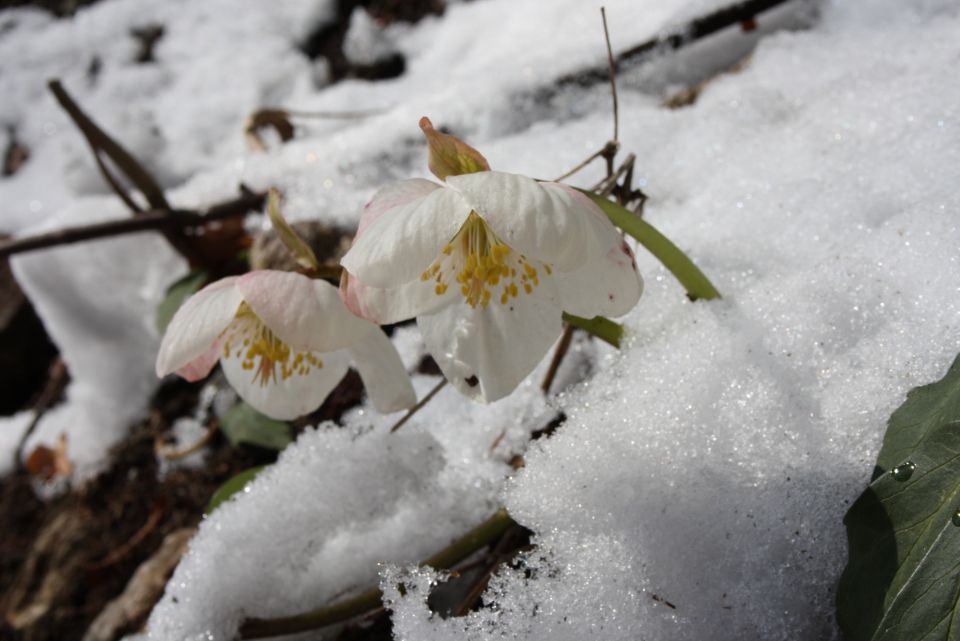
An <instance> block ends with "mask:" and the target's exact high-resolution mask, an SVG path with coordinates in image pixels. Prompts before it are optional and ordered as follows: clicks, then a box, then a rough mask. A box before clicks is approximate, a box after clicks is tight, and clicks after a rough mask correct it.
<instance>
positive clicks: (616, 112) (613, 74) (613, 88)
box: [600, 7, 620, 143]
mask: <svg viewBox="0 0 960 641" xmlns="http://www.w3.org/2000/svg"><path fill="white" fill-rule="evenodd" d="M600 17H601V18H602V19H603V39H604V41H606V43H607V64H608V65H609V68H610V69H609V73H610V93H611V94H612V95H613V142H614V143H619V141H620V135H619V134H620V108H619V106H618V103H617V67H616V64H615V63H614V62H613V47H611V46H610V31H609V30H608V29H607V10H606V8H604V7H600Z"/></svg>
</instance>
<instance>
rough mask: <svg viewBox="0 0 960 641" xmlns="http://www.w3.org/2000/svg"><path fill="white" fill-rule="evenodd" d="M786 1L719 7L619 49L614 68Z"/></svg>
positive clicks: (564, 81)
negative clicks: (643, 40) (634, 44)
mask: <svg viewBox="0 0 960 641" xmlns="http://www.w3.org/2000/svg"><path fill="white" fill-rule="evenodd" d="M788 2H791V0H746V1H745V2H737V3H735V4H732V5H730V6H727V7H722V8H720V9H717V10H716V11H714V12H713V13H708V14H706V15H704V16H700V17H698V18H695V19H693V20H691V21H690V22H688V23H686V24H684V25H681V26H680V27H678V28H677V29H676V30H674V31H672V32H669V33H666V34H662V35H659V36H657V37H655V38H651V39H650V40H647V41H646V42H643V43H641V44H639V45H637V46H635V47H631V48H629V49H627V50H625V51H621V52H620V53H619V54H617V55H616V56H615V57H614V61H613V62H614V68H615V69H616V70H617V71H620V70H621V69H622V68H623V67H624V66H625V65H626V64H628V63H632V62H635V61H637V60H643V59H644V57H646V56H647V55H649V54H654V53H657V52H660V51H672V50H675V49H681V48H683V47H685V46H687V45H689V44H691V43H693V42H696V41H697V40H700V39H702V38H705V37H706V36H709V35H712V34H714V33H716V32H717V31H720V30H722V29H726V28H727V27H732V26H734V25H738V24H742V23H745V22H749V21H750V20H752V19H754V18H756V16H757V15H759V14H761V13H763V12H764V11H768V10H770V9H773V8H775V7H778V6H780V5H783V4H787V3H788ZM607 75H608V70H607V68H606V67H600V66H597V67H592V68H588V69H583V70H581V71H577V72H574V73H571V74H569V75H566V76H564V77H562V78H560V79H559V80H557V82H556V85H558V86H560V87H562V86H566V85H580V86H587V85H591V84H593V83H596V82H602V81H603V80H606V78H607Z"/></svg>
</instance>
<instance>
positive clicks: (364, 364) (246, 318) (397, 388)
mask: <svg viewBox="0 0 960 641" xmlns="http://www.w3.org/2000/svg"><path fill="white" fill-rule="evenodd" d="M218 360H219V361H220V364H221V366H222V367H223V372H224V374H225V375H226V377H227V380H229V381H230V384H231V385H233V387H234V388H235V389H236V390H237V392H238V393H239V394H240V396H241V397H242V398H243V399H244V400H245V401H247V403H249V404H250V405H252V406H253V407H254V408H256V409H257V410H259V411H261V412H263V413H264V414H267V415H268V416H271V417H273V418H278V419H291V418H295V417H297V416H300V415H302V414H306V413H307V412H310V411H312V410H313V409H315V408H317V407H318V406H319V405H320V404H321V403H323V400H324V399H325V398H326V397H327V395H328V394H329V393H330V392H331V391H332V390H333V388H334V387H335V386H336V385H337V383H338V382H340V379H342V378H343V375H344V374H345V373H346V371H347V368H348V366H349V364H350V362H351V361H352V362H353V363H354V365H355V366H356V368H357V370H358V371H359V373H360V377H361V378H362V379H363V382H364V385H365V386H366V388H367V393H368V394H369V396H370V399H371V400H372V401H373V404H374V406H375V407H376V408H377V410H378V411H380V412H393V411H396V410H399V409H403V408H407V407H410V406H411V405H413V404H414V403H415V402H416V396H415V393H414V390H413V387H412V385H411V384H410V379H409V377H408V376H407V373H406V370H405V369H404V367H403V363H402V362H401V361H400V357H399V356H398V355H397V352H396V350H395V349H394V347H393V344H392V343H391V342H390V339H389V338H387V337H386V335H384V333H383V331H381V329H380V328H379V327H377V326H376V325H374V324H373V323H371V322H369V321H367V320H364V319H362V318H358V317H356V316H355V315H353V314H352V313H350V311H349V310H348V309H347V308H346V307H345V306H344V304H343V302H342V301H341V300H340V297H339V296H338V295H337V290H336V288H334V287H333V286H332V285H330V284H329V283H326V282H324V281H321V280H312V279H310V278H307V277H306V276H303V275H302V274H296V273H292V272H279V271H269V270H263V271H254V272H250V273H248V274H245V275H243V276H237V277H229V278H224V279H222V280H219V281H217V282H215V283H211V284H210V285H208V286H206V287H204V288H203V289H202V290H200V291H199V292H197V293H196V294H194V295H193V296H192V297H191V298H190V299H189V300H187V301H186V302H185V303H184V304H183V305H182V306H181V307H180V309H179V310H177V313H176V314H175V315H174V317H173V319H172V320H171V321H170V325H169V326H168V327H167V332H166V334H165V335H164V337H163V342H162V343H161V345H160V353H159V354H158V355H157V375H158V376H165V375H166V374H169V373H171V372H176V373H178V374H180V375H181V376H183V377H184V378H186V379H187V380H190V381H194V380H199V379H201V378H203V377H205V376H206V375H207V374H209V373H210V370H211V369H213V367H214V365H216V363H217V361H218Z"/></svg>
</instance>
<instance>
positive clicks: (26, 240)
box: [0, 193, 266, 258]
mask: <svg viewBox="0 0 960 641" xmlns="http://www.w3.org/2000/svg"><path fill="white" fill-rule="evenodd" d="M265 197H266V195H265V194H262V193H245V194H244V195H242V196H240V197H239V198H236V199H234V200H229V201H226V202H223V203H220V204H218V205H214V206H213V207H210V208H209V209H207V210H206V212H204V213H201V212H196V211H170V210H148V211H144V212H142V213H141V214H140V215H138V216H137V217H136V218H122V219H119V220H107V221H103V222H99V223H91V224H89V225H79V226H77V227H64V228H62V229H57V230H55V231H51V232H47V233H44V234H37V235H36V236H25V237H23V238H15V239H13V240H8V241H5V242H3V243H0V258H3V257H6V256H11V255H13V254H19V253H22V252H27V251H34V250H37V249H47V248H49V247H56V246H59V245H69V244H71V243H76V242H80V241H83V240H93V239H96V238H107V237H110V236H119V235H121V234H129V233H133V232H139V231H146V230H157V231H165V230H175V231H179V230H182V229H186V228H189V227H203V226H204V225H208V224H209V223H212V222H215V221H218V220H223V219H225V218H234V217H236V216H243V215H246V214H247V213H248V212H250V211H255V210H259V209H260V208H262V207H263V201H264V198H265Z"/></svg>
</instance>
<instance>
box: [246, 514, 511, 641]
mask: <svg viewBox="0 0 960 641" xmlns="http://www.w3.org/2000/svg"><path fill="white" fill-rule="evenodd" d="M512 525H514V521H513V519H511V518H510V515H509V514H507V511H506V510H504V509H501V510H499V511H498V512H497V513H496V514H494V515H493V516H491V517H490V518H489V519H487V520H486V521H484V522H483V523H481V524H480V525H478V526H477V527H475V528H473V529H472V530H470V531H469V532H467V533H466V535H464V536H463V537H462V538H460V539H458V540H456V541H454V542H453V543H451V544H450V545H448V546H447V547H446V548H444V549H443V550H441V551H440V552H438V553H437V554H435V555H433V556H431V557H430V558H429V559H427V560H425V561H423V562H422V563H421V564H420V565H421V566H426V565H429V566H430V567H432V568H436V569H438V570H446V569H449V568H452V567H453V566H454V565H456V564H457V563H459V562H460V561H462V560H464V559H465V558H467V557H468V556H470V555H471V554H473V553H474V552H476V551H477V550H479V549H480V548H482V547H484V546H485V545H489V544H490V543H492V542H494V541H496V540H497V539H498V538H499V537H500V536H502V535H503V533H504V532H506V531H507V529H509V528H510V527H511V526H512ZM382 599H383V592H381V591H380V590H368V591H367V592H363V593H361V594H358V595H357V596H354V597H351V598H349V599H345V600H343V601H340V602H339V603H334V604H333V605H328V606H325V607H322V608H319V609H317V610H311V611H310V612H304V613H302V614H296V615H293V616H288V617H279V618H276V619H247V620H246V621H244V622H243V625H241V626H240V638H241V639H262V638H264V637H273V636H280V635H283V634H294V633H297V632H305V631H307V630H315V629H317V628H322V627H324V626H328V625H332V624H334V623H339V622H341V621H346V620H347V619H352V618H353V617H355V616H359V615H361V614H364V613H366V612H370V611H371V610H376V609H377V608H380V607H381V605H382Z"/></svg>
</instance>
